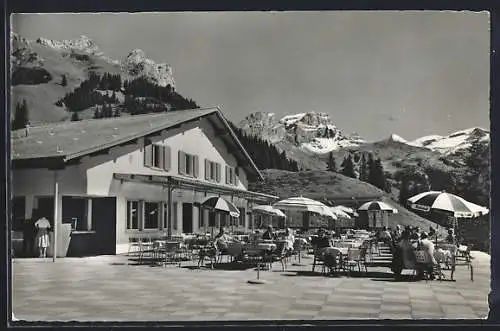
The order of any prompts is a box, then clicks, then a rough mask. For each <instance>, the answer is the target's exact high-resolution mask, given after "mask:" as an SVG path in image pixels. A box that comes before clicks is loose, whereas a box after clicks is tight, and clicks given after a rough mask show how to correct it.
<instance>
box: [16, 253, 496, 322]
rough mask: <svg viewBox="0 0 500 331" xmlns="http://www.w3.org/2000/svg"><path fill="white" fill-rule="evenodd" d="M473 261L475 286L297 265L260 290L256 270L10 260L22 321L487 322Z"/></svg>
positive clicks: (113, 260) (465, 281)
mask: <svg viewBox="0 0 500 331" xmlns="http://www.w3.org/2000/svg"><path fill="white" fill-rule="evenodd" d="M472 254H473V256H474V260H473V265H474V281H473V282H471V280H470V274H469V271H468V270H467V267H465V266H459V267H457V272H456V275H455V279H456V280H457V281H456V282H451V281H442V282H440V281H428V282H426V281H419V282H415V281H413V282H412V281H394V280H393V279H392V274H391V273H390V271H389V270H388V269H387V268H371V269H368V272H369V273H368V274H367V275H365V276H364V277H346V276H338V277H324V276H320V275H319V274H313V273H312V272H311V265H310V264H311V263H312V259H303V260H302V262H303V263H304V264H306V265H305V266H300V267H298V266H289V268H288V270H287V272H284V273H283V272H281V266H280V265H279V263H276V264H275V267H274V269H273V271H265V272H261V279H264V280H265V281H266V283H265V284H263V285H251V284H248V283H247V281H248V280H252V279H255V278H256V272H255V271H254V269H247V270H220V269H218V268H216V269H214V270H210V269H192V268H187V267H185V268H179V267H178V266H173V265H172V266H167V267H166V268H162V267H153V266H148V265H127V258H126V257H124V256H101V257H93V258H80V259H78V258H65V259H60V260H58V261H57V262H56V263H52V261H51V260H49V259H47V260H46V261H43V260H38V259H17V260H15V261H14V263H13V287H14V288H13V311H14V314H15V317H16V318H17V319H20V320H26V321H72V320H73V321H75V320H76V321H205V320H206V321H226V320H227V321H228V320H233V321H235V320H336V319H410V318H416V319H423V318H427V319H441V318H450V319H455V318H467V319H477V318H486V316H487V314H488V303H487V295H488V293H489V289H490V260H489V256H488V255H486V254H484V253H480V252H472ZM292 262H293V261H292ZM185 265H186V266H190V265H192V263H191V262H186V263H185ZM226 269H227V268H226ZM448 275H449V273H448Z"/></svg>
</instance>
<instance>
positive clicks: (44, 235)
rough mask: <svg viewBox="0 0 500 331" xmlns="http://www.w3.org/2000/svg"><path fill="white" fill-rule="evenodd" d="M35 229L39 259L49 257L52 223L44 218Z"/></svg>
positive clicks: (37, 222)
mask: <svg viewBox="0 0 500 331" xmlns="http://www.w3.org/2000/svg"><path fill="white" fill-rule="evenodd" d="M35 227H36V229H37V234H36V243H37V246H38V251H39V253H40V256H39V257H43V258H46V257H47V247H49V244H50V243H49V228H50V222H49V220H48V219H46V218H45V217H43V216H42V218H40V219H39V220H38V221H36V222H35Z"/></svg>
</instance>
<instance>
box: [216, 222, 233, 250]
mask: <svg viewBox="0 0 500 331" xmlns="http://www.w3.org/2000/svg"><path fill="white" fill-rule="evenodd" d="M231 241H233V238H231V237H230V236H229V235H228V234H226V232H225V231H224V228H223V227H221V228H220V230H219V233H218V234H217V235H216V236H215V238H214V243H217V245H218V247H219V249H221V250H222V251H224V250H227V247H228V246H229V243H230V242H231Z"/></svg>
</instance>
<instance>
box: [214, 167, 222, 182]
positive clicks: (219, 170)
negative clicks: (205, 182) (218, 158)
mask: <svg viewBox="0 0 500 331" xmlns="http://www.w3.org/2000/svg"><path fill="white" fill-rule="evenodd" d="M220 175H221V166H220V164H219V163H216V166H215V178H216V180H217V183H220V179H221V178H220Z"/></svg>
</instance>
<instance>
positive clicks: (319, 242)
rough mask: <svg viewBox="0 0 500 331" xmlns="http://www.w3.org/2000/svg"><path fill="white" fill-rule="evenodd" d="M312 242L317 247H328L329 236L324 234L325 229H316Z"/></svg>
mask: <svg viewBox="0 0 500 331" xmlns="http://www.w3.org/2000/svg"><path fill="white" fill-rule="evenodd" d="M312 244H313V245H314V246H316V247H317V248H325V247H330V238H329V237H328V236H327V235H326V233H325V230H323V229H321V228H320V229H319V230H318V236H317V237H316V238H315V240H314V241H313V242H312Z"/></svg>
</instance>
